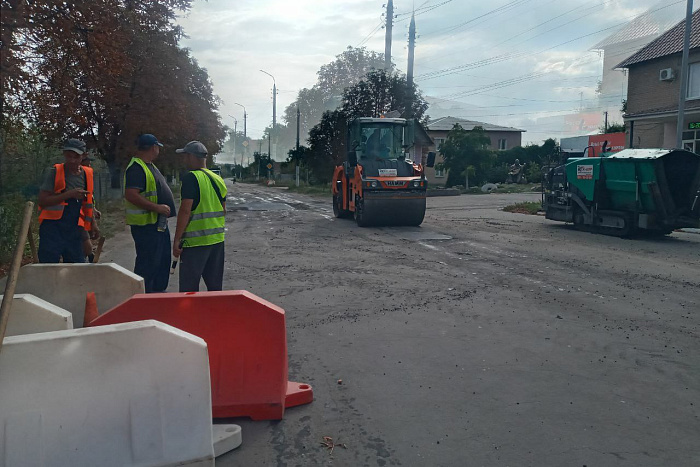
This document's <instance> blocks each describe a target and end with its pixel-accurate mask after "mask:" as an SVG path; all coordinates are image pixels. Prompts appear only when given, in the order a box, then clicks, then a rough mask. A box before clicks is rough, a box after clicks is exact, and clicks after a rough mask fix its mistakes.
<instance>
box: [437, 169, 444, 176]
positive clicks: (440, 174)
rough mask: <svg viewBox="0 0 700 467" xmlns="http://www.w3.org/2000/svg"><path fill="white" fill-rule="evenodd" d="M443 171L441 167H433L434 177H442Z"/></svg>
mask: <svg viewBox="0 0 700 467" xmlns="http://www.w3.org/2000/svg"><path fill="white" fill-rule="evenodd" d="M444 177H445V171H444V170H443V169H435V178H444Z"/></svg>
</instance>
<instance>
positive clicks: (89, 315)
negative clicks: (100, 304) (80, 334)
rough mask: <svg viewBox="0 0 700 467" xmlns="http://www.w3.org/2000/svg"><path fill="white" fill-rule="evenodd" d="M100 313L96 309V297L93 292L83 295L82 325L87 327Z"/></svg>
mask: <svg viewBox="0 0 700 467" xmlns="http://www.w3.org/2000/svg"><path fill="white" fill-rule="evenodd" d="M98 316H100V313H99V312H98V311H97V298H95V292H88V293H87V294H86V295H85V315H83V327H84V328H85V327H87V326H88V325H89V324H90V323H91V322H93V321H95V320H96V319H97V317H98Z"/></svg>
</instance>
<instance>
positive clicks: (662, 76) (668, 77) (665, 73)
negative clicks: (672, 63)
mask: <svg viewBox="0 0 700 467" xmlns="http://www.w3.org/2000/svg"><path fill="white" fill-rule="evenodd" d="M675 77H676V75H675V74H674V73H673V68H664V69H663V70H659V81H673V80H674V78H675Z"/></svg>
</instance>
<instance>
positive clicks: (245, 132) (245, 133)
mask: <svg viewBox="0 0 700 467" xmlns="http://www.w3.org/2000/svg"><path fill="white" fill-rule="evenodd" d="M234 104H236V105H238V106H241V107H243V155H242V156H241V170H243V157H244V156H245V157H248V129H247V127H248V123H247V122H248V113H247V112H246V111H245V105H243V104H239V103H238V102H234ZM240 175H241V174H240V173H239V177H238V178H240Z"/></svg>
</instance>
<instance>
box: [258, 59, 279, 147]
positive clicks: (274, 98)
mask: <svg viewBox="0 0 700 467" xmlns="http://www.w3.org/2000/svg"><path fill="white" fill-rule="evenodd" d="M260 71H262V72H263V73H265V74H266V75H267V76H269V77H270V78H272V131H271V132H270V133H274V134H275V144H277V81H276V80H275V77H274V76H272V75H271V74H270V73H268V72H267V71H265V70H260ZM268 155H269V156H270V158H271V159H272V153H270V154H268Z"/></svg>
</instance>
